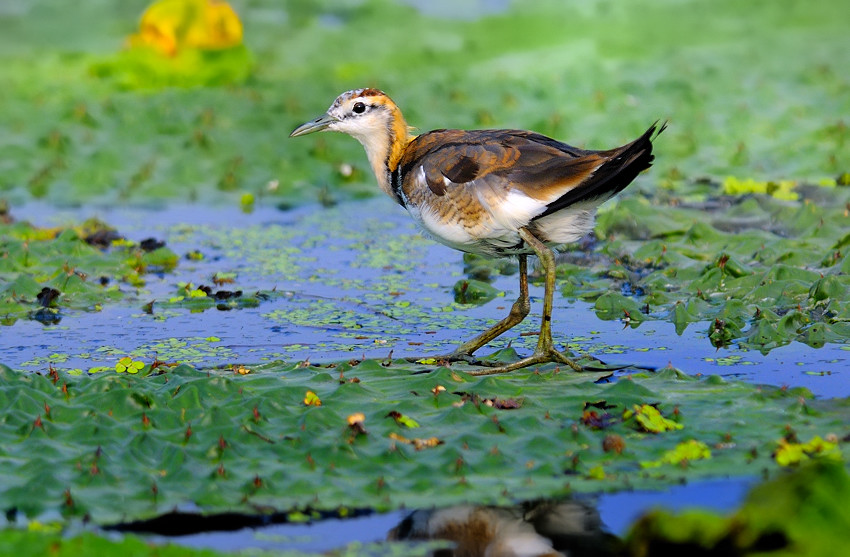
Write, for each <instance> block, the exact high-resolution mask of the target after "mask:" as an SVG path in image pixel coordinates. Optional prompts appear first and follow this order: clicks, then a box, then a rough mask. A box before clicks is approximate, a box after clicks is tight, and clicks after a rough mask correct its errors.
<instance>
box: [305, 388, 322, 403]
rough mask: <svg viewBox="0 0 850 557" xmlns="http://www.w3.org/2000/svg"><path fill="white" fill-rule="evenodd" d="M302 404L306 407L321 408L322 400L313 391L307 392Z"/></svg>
mask: <svg viewBox="0 0 850 557" xmlns="http://www.w3.org/2000/svg"><path fill="white" fill-rule="evenodd" d="M304 404H305V405H306V406H321V405H322V400H321V399H320V398H319V395H317V394H316V393H314V392H313V391H307V394H305V395H304Z"/></svg>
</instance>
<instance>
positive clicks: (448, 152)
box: [290, 89, 664, 375]
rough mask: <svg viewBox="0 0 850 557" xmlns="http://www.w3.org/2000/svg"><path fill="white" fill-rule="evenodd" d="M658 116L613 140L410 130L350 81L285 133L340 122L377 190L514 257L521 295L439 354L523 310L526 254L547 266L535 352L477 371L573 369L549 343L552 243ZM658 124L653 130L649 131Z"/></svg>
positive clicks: (463, 353)
mask: <svg viewBox="0 0 850 557" xmlns="http://www.w3.org/2000/svg"><path fill="white" fill-rule="evenodd" d="M663 129H664V126H663V125H662V126H661V127H660V128H658V127H657V123H656V124H653V125H652V126H650V127H649V129H648V130H646V132H644V133H643V135H641V136H640V137H639V138H637V139H636V140H634V141H632V142H631V143H628V144H626V145H623V146H622V147H617V148H615V149H609V150H605V151H592V150H585V149H579V148H577V147H572V146H570V145H567V144H565V143H561V142H560V141H556V140H554V139H551V138H549V137H546V136H544V135H541V134H539V133H534V132H530V131H521V130H471V131H464V130H434V131H432V132H428V133H425V134H422V135H420V136H413V135H411V133H410V128H409V127H408V125H407V122H405V120H404V117H403V116H402V114H401V110H399V108H398V106H396V104H395V103H394V102H393V101H392V99H390V98H389V97H388V96H387V95H386V94H385V93H383V92H382V91H378V90H377V89H356V90H353V91H347V92H345V93H343V94H342V95H340V96H339V97H337V99H336V100H335V101H334V102H333V104H332V105H331V106H330V108H329V109H328V110H327V112H325V114H323V115H322V116H320V117H318V118H316V119H315V120H312V121H310V122H306V123H304V124H302V125H301V126H298V127H297V128H296V129H295V130H294V131H293V132H292V134H290V137H296V136H299V135H305V134H308V133H313V132H318V131H325V130H330V131H339V132H343V133H347V134H348V135H350V136H352V137H354V138H355V139H357V140H358V141H359V142H360V143H361V144H362V145H363V147H364V148H365V149H366V156H367V157H368V158H369V163H370V164H371V165H372V170H374V172H375V176H376V178H377V179H378V185H379V186H380V187H381V189H382V190H383V191H384V193H386V194H387V195H389V196H390V197H392V198H393V199H394V200H395V201H396V202H397V203H398V204H399V205H401V206H402V207H404V208H405V209H407V210H408V212H409V213H410V214H411V216H413V218H414V219H415V220H416V222H418V223H419V224H420V225H421V226H422V228H423V229H424V230H425V231H426V232H427V233H428V234H430V235H431V236H433V237H434V239H436V240H437V241H439V242H442V243H443V244H446V245H447V246H449V247H452V248H455V249H458V250H461V251H465V252H469V253H476V254H480V255H487V256H496V257H503V256H513V255H515V256H517V257H518V259H519V298H518V299H517V301H516V302H514V304H513V306H512V307H511V311H510V313H509V314H508V316H507V317H505V318H504V319H502V320H501V321H499V322H498V323H497V324H496V325H494V326H493V327H491V328H490V329H488V330H486V331H484V332H483V333H481V334H480V335H478V336H477V337H475V338H474V339H472V340H470V341H468V342H465V343H463V344H461V345H460V346H459V347H458V348H457V349H456V350H455V351H454V352H453V353H451V354H450V355H448V356H447V357H446V358H447V359H449V360H451V361H458V360H464V361H474V360H473V358H472V353H473V352H475V351H476V350H478V349H479V348H481V347H482V346H484V345H485V344H487V343H488V342H490V341H491V340H493V339H494V338H496V337H497V336H499V335H501V334H502V333H504V332H505V331H507V330H508V329H510V328H511V327H514V326H515V325H517V324H518V323H520V322H521V321H522V320H523V319H525V317H526V316H527V315H528V313H529V311H530V302H529V298H528V263H527V256H528V255H530V254H536V255H537V257H538V258H539V259H540V264H541V266H542V268H543V273H544V275H545V292H544V297H543V321H542V324H541V326H540V334H539V337H538V340H537V348H536V349H535V350H534V353H533V354H532V355H531V356H529V357H527V358H523V359H521V360H519V361H516V362H512V363H510V364H507V365H501V366H498V367H492V368H489V369H486V370H481V371H479V372H477V373H478V374H482V375H483V374H492V373H502V372H506V371H511V370H514V369H519V368H522V367H526V366H529V365H533V364H538V363H543V362H550V361H554V362H560V363H564V364H567V365H569V366H570V367H572V368H573V369H575V370H576V371H580V370H581V366H579V365H578V364H577V363H576V362H574V361H573V360H572V359H570V358H568V357H567V356H566V355H564V354H562V353H561V352H560V351H558V350H557V349H555V346H554V344H553V342H552V323H551V321H552V296H553V293H554V290H555V258H554V254H553V253H552V250H551V248H552V247H556V246H560V245H563V244H567V243H570V242H575V241H576V240H578V239H579V238H581V237H582V236H584V235H585V234H586V233H587V232H589V231H590V230H591V229H592V228H593V221H594V215H595V212H596V208H597V207H598V206H599V205H600V204H601V203H602V202H604V201H606V200H607V199H609V198H611V197H612V196H613V195H614V194H616V193H617V192H619V191H620V190H622V189H623V188H625V187H626V186H627V185H629V183H630V182H631V181H632V180H634V179H635V177H636V176H637V175H638V174H639V173H640V172H641V171H643V170H646V169H647V168H649V166H650V165H651V163H652V159H653V155H652V140H653V139H654V137H655V136H657V135H658V133H661V131H663ZM656 130H657V132H658V133H656Z"/></svg>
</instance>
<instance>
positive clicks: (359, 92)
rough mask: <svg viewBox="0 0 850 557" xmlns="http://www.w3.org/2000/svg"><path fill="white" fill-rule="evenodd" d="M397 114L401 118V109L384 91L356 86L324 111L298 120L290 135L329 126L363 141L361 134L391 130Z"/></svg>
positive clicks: (372, 134)
mask: <svg viewBox="0 0 850 557" xmlns="http://www.w3.org/2000/svg"><path fill="white" fill-rule="evenodd" d="M398 118H401V111H400V110H399V109H398V107H397V106H396V104H395V103H394V102H393V101H392V99H390V98H389V97H388V96H387V94H386V93H384V92H382V91H379V90H377V89H355V90H353V91H346V92H345V93H343V94H342V95H340V96H338V97H337V98H336V100H335V101H334V102H333V104H332V105H331V106H330V108H328V110H327V112H325V113H324V114H322V115H321V116H319V117H318V118H316V119H315V120H310V121H309V122H305V123H304V124H301V125H300V126H298V127H297V128H295V130H293V132H292V133H291V134H290V135H289V137H297V136H299V135H306V134H308V133H313V132H320V131H325V130H331V131H337V132H343V133H347V134H348V135H350V136H352V137H355V138H357V139H359V140H361V143H362V142H363V138H364V137H371V136H375V135H376V134H377V135H382V134H387V133H388V132H391V131H392V127H393V124H394V123H395V121H396V119H398Z"/></svg>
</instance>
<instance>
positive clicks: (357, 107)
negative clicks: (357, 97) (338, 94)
mask: <svg viewBox="0 0 850 557" xmlns="http://www.w3.org/2000/svg"><path fill="white" fill-rule="evenodd" d="M353 110H354V113H355V114H363V113H364V112H365V111H366V105H365V104H363V103H354V109H353Z"/></svg>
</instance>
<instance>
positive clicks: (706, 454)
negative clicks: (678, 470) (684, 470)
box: [640, 439, 711, 468]
mask: <svg viewBox="0 0 850 557" xmlns="http://www.w3.org/2000/svg"><path fill="white" fill-rule="evenodd" d="M707 458H711V449H709V448H708V445H706V444H705V443H703V442H702V441H697V440H696V439H690V440H688V441H684V442H682V443H679V444H678V445H676V447H675V448H674V449H672V450H670V451H667V452H666V453H664V456H662V457H661V458H660V459H658V460H651V461H648V462H641V463H640V465H641V467H642V468H656V467H658V466H661V465H662V464H683V463H687V462H692V461H694V460H705V459H707Z"/></svg>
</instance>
